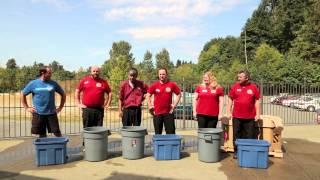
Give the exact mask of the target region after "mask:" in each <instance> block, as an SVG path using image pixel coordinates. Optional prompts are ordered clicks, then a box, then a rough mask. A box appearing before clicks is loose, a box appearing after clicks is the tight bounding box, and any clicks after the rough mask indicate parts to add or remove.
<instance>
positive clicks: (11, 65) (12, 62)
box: [6, 58, 18, 69]
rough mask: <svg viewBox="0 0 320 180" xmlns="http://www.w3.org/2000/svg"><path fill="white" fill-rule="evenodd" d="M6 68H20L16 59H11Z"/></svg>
mask: <svg viewBox="0 0 320 180" xmlns="http://www.w3.org/2000/svg"><path fill="white" fill-rule="evenodd" d="M6 67H7V69H17V68H18V66H17V63H16V60H15V59H14V58H11V59H9V60H8V61H7V63H6Z"/></svg>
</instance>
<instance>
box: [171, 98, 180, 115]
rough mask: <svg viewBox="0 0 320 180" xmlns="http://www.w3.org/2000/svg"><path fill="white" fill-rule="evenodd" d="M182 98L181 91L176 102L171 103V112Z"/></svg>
mask: <svg viewBox="0 0 320 180" xmlns="http://www.w3.org/2000/svg"><path fill="white" fill-rule="evenodd" d="M180 99H181V93H180V94H178V95H177V96H176V99H175V101H174V103H173V104H172V105H171V110H170V114H171V113H173V110H174V109H175V108H176V107H177V105H178V103H179V101H180Z"/></svg>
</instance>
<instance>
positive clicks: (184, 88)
mask: <svg viewBox="0 0 320 180" xmlns="http://www.w3.org/2000/svg"><path fill="white" fill-rule="evenodd" d="M182 91H183V99H182V100H183V102H182V103H183V111H182V113H183V114H182V117H183V124H182V128H183V129H185V128H186V85H185V81H184V77H183V78H182Z"/></svg>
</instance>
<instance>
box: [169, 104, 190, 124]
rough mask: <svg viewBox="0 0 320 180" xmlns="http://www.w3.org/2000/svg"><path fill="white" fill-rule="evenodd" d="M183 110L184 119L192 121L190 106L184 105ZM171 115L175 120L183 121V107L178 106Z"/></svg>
mask: <svg viewBox="0 0 320 180" xmlns="http://www.w3.org/2000/svg"><path fill="white" fill-rule="evenodd" d="M184 110H185V119H187V120H192V119H193V110H192V104H186V105H185V107H184ZM173 115H174V118H175V119H183V105H178V106H177V107H176V109H175V110H174V111H173Z"/></svg>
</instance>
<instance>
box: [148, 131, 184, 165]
mask: <svg viewBox="0 0 320 180" xmlns="http://www.w3.org/2000/svg"><path fill="white" fill-rule="evenodd" d="M181 139H182V137H181V136H178V135H175V134H167V135H154V136H153V138H152V142H153V155H154V158H155V159H156V160H178V159H180V146H181Z"/></svg>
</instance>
